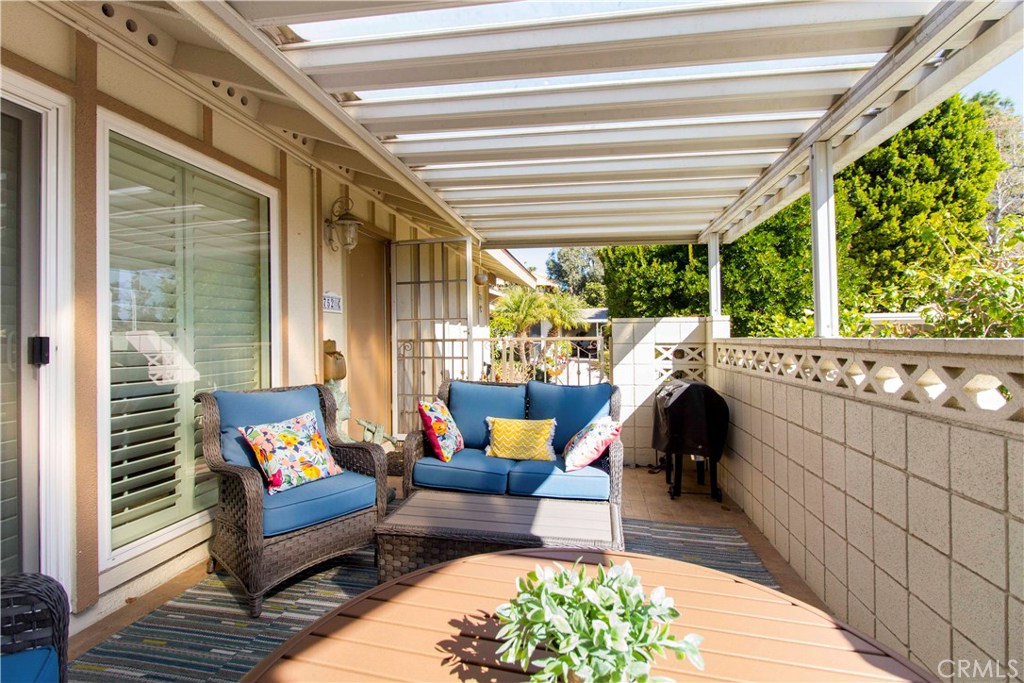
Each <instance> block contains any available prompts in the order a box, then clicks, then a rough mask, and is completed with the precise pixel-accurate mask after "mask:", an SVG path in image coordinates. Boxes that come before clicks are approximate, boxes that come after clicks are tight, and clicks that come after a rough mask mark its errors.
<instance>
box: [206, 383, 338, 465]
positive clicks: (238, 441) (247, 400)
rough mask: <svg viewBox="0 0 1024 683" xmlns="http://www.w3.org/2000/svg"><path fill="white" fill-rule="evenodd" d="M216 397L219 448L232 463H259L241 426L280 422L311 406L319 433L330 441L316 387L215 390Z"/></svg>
mask: <svg viewBox="0 0 1024 683" xmlns="http://www.w3.org/2000/svg"><path fill="white" fill-rule="evenodd" d="M213 398H214V399H215V400H216V401H217V408H218V410H219V411H220V450H221V453H222V454H223V455H224V460H226V461H227V462H229V463H231V464H233V465H248V466H249V467H258V464H257V463H256V456H255V455H254V454H253V452H252V447H251V446H249V443H248V442H247V441H246V440H245V438H244V437H242V435H241V434H240V433H239V432H238V428H239V427H245V426H248V425H263V424H269V423H271V422H280V421H282V420H288V419H290V418H293V417H298V416H299V415H303V414H305V413H308V412H309V411H311V410H312V411H313V413H314V414H315V415H316V424H317V429H318V430H319V431H320V437H321V438H322V439H323V440H324V443H327V432H326V431H324V416H323V413H322V412H321V411H320V394H319V392H318V391H317V390H316V387H303V388H302V389H293V390H291V391H258V392H242V391H215V392H213Z"/></svg>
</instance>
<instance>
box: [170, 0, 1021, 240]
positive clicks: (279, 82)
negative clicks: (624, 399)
mask: <svg viewBox="0 0 1024 683" xmlns="http://www.w3.org/2000/svg"><path fill="white" fill-rule="evenodd" d="M173 5H174V7H175V9H176V10H177V13H178V14H174V13H170V12H166V13H164V14H162V15H161V16H155V17H154V20H155V21H157V22H158V23H162V24H163V25H164V26H165V27H166V28H167V30H168V31H169V32H171V33H172V34H174V33H177V34H178V41H177V44H176V46H175V53H174V55H173V60H172V63H173V64H174V65H175V66H176V67H178V68H179V69H181V70H183V71H187V72H190V73H193V74H196V75H199V76H201V77H202V78H204V79H215V80H217V81H218V83H219V82H227V83H233V84H235V85H236V86H237V87H238V88H240V89H245V90H246V92H248V94H249V99H250V101H251V102H252V106H251V110H252V111H253V112H255V113H254V116H255V117H256V118H257V119H258V120H260V121H261V122H262V123H264V124H267V125H269V126H271V127H274V128H277V129H280V130H281V131H282V132H284V133H289V132H291V133H297V134H300V135H302V136H304V137H308V138H311V139H313V140H315V144H314V145H312V153H313V154H314V155H315V156H318V157H321V158H323V159H325V160H329V161H331V162H332V163H336V164H337V165H339V166H342V167H344V168H346V169H349V170H350V171H351V172H352V173H353V178H354V181H355V182H356V183H357V184H360V185H361V186H363V187H365V188H368V189H370V190H373V191H375V192H376V193H377V195H378V196H379V197H380V198H381V200H382V201H383V202H384V203H386V204H389V205H390V206H392V207H394V208H395V209H397V210H398V211H400V212H402V213H403V214H404V215H407V216H409V217H410V218H412V219H413V220H416V221H419V222H421V223H423V224H425V225H427V226H429V227H431V228H432V229H434V230H436V231H437V230H439V231H441V232H445V231H451V232H457V233H461V234H465V235H470V236H472V237H473V238H475V239H476V240H478V241H479V242H480V244H481V246H483V247H484V248H488V249H490V248H508V247H522V246H564V245H606V244H623V243H629V244H639V243H672V242H696V241H702V242H706V241H708V240H709V238H710V236H711V235H712V234H717V235H718V236H719V237H720V239H721V241H725V242H729V241H732V240H735V239H737V238H738V237H739V236H741V235H743V234H744V233H745V232H746V231H748V230H750V229H751V228H752V227H754V226H755V225H757V224H758V223H759V222H760V221H762V220H764V219H765V218H767V217H768V216H770V215H771V214H772V213H774V212H776V211H778V210H779V209H781V208H783V207H784V206H786V205H787V204H788V203H790V202H791V201H793V200H795V199H796V198H798V197H799V196H801V195H802V194H804V193H806V192H807V190H808V187H809V185H810V172H809V151H810V149H811V147H812V145H813V144H814V143H816V142H822V141H827V142H828V143H829V144H830V145H831V147H832V150H833V163H834V168H835V169H836V170H838V169H840V168H842V167H843V166H845V165H847V164H849V163H851V162H852V161H854V160H856V159H857V158H859V157H860V156H861V155H862V154H864V153H865V152H866V151H868V150H870V149H871V148H873V147H875V146H877V145H878V144H879V143H881V142H883V141H884V140H885V139H887V138H888V137H889V136H891V135H892V134H893V133H895V132H897V131H898V130H899V129H901V128H902V127H904V126H906V125H908V124H909V123H911V122H912V121H913V120H915V119H916V118H917V117H918V116H920V115H921V114H923V113H924V112H925V111H927V110H928V109H930V108H931V107H933V106H935V105H936V104H938V103H939V102H940V101H941V100H942V99H944V98H945V97H948V96H949V95H950V94H952V93H954V92H956V91H957V90H958V89H960V88H962V87H963V86H965V85H967V84H968V83H969V82H970V81H972V80H973V79H975V78H976V77H977V76H979V75H981V74H982V73H984V72H985V71H987V70H988V69H989V68H991V67H992V66H994V65H995V64H997V63H998V62H999V61H1001V60H1003V59H1005V58H1007V57H1009V56H1010V55H1012V54H1013V53H1014V52H1015V51H1016V50H1019V49H1020V35H1021V31H1022V30H1024V24H1022V8H1021V3H1020V2H1004V1H977V2H959V1H956V0H950V1H947V2H813V1H812V2H789V1H785V0H767V1H757V2H729V1H721V0H710V1H701V0H697V1H685V0H681V1H670V0H657V1H654V0H652V1H643V2H626V1H624V2H565V3H543V2H521V1H520V2H446V1H443V2H434V1H430V0H425V1H422V2H412V1H405V0H393V1H385V2H371V1H368V0H339V1H322V2H281V1H259V2H254V1H248V0H246V1H242V0H236V1H232V2H225V1H224V0H214V1H213V2H205V3H191V2H174V3H173ZM182 15H184V16H186V17H188V18H189V19H190V20H191V22H193V23H194V26H187V27H186V26H183V25H182V24H185V23H186V22H184V21H183V20H182ZM195 26H199V27H201V28H202V29H203V32H204V33H205V35H203V33H200V32H198V31H195Z"/></svg>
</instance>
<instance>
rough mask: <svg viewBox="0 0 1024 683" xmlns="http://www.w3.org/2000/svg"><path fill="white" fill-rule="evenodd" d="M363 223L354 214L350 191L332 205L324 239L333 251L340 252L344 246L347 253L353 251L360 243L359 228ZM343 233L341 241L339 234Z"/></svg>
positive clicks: (325, 223) (325, 221)
mask: <svg viewBox="0 0 1024 683" xmlns="http://www.w3.org/2000/svg"><path fill="white" fill-rule="evenodd" d="M361 227H363V222H362V221H361V220H359V217H358V216H356V215H355V214H354V213H352V200H351V199H350V198H349V196H348V191H347V190H346V192H345V194H344V195H342V196H341V197H338V198H337V199H335V200H334V203H333V204H331V212H330V215H329V216H328V217H327V218H325V219H324V239H325V240H326V241H327V243H328V244H329V245H331V251H340V250H341V247H342V245H344V246H345V250H346V251H352V250H353V249H355V248H356V244H357V243H358V242H359V228H361ZM339 232H340V233H341V239H340V240H339V238H338V233H339Z"/></svg>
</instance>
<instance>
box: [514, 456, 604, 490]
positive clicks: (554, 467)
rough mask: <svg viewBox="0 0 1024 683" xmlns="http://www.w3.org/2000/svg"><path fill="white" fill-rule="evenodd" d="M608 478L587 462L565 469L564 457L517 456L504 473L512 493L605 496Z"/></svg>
mask: <svg viewBox="0 0 1024 683" xmlns="http://www.w3.org/2000/svg"><path fill="white" fill-rule="evenodd" d="M610 489H611V481H610V479H609V477H608V473H607V472H605V471H604V470H601V469H598V468H597V467H593V466H589V467H584V468H583V469H581V470H576V471H575V472H566V471H565V460H564V459H563V458H562V456H558V457H557V458H556V459H555V460H553V461H551V460H548V461H545V460H520V461H519V462H517V463H515V465H513V467H512V471H511V472H509V473H508V492H509V493H511V494H512V495H515V496H538V497H541V498H576V499H580V500H608V495H609V492H610Z"/></svg>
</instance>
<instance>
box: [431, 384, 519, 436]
mask: <svg viewBox="0 0 1024 683" xmlns="http://www.w3.org/2000/svg"><path fill="white" fill-rule="evenodd" d="M448 410H450V411H451V413H452V417H454V418H455V424H457V425H458V426H459V431H460V432H462V438H463V440H464V441H465V442H466V448H479V449H484V448H486V447H487V445H488V444H489V443H490V442H491V433H490V430H488V429H487V418H488V417H511V418H513V419H516V420H525V419H526V386H524V385H522V384H520V385H517V386H514V387H501V386H497V385H494V384H474V383H472V382H452V383H451V386H450V388H449V391H448Z"/></svg>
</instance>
